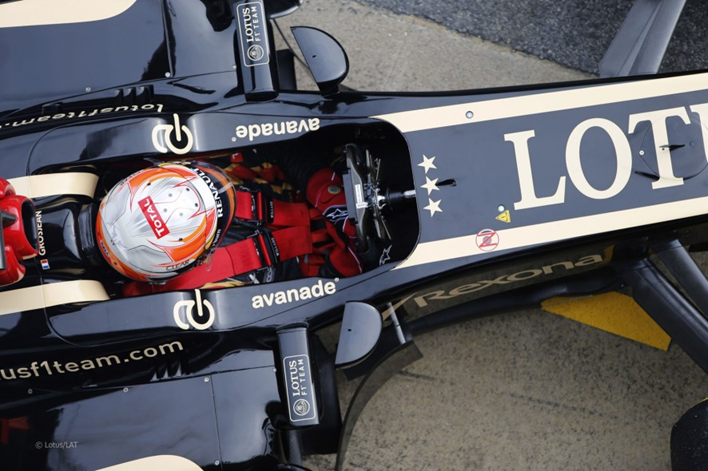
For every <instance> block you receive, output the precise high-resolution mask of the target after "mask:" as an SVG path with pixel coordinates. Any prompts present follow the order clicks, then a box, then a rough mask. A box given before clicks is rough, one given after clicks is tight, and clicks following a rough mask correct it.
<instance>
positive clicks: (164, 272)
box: [96, 162, 236, 281]
mask: <svg viewBox="0 0 708 471" xmlns="http://www.w3.org/2000/svg"><path fill="white" fill-rule="evenodd" d="M235 207H236V203H235V192H234V189H233V186H232V185H231V182H230V180H229V178H228V177H227V176H226V174H224V172H223V171H222V170H221V169H219V168H217V167H214V166H213V165H209V164H205V163H203V162H185V163H167V164H161V165H158V166H156V167H150V168H147V169H144V170H141V171H139V172H137V173H134V174H132V175H130V176H129V177H127V178H125V179H124V180H122V181H121V182H119V183H118V184H117V185H116V186H114V187H113V188H112V189H111V191H109V192H108V194H107V195H106V197H105V198H104V199H103V201H102V202H101V205H100V207H99V210H98V216H97V218H96V237H97V242H98V246H99V249H100V251H101V253H102V254H103V256H104V258H105V259H106V260H107V261H108V263H109V264H110V265H111V266H112V267H113V268H115V269H116V270H118V271H119V272H120V273H121V274H123V275H125V276H127V277H128V278H132V279H134V280H138V281H159V280H164V279H166V278H169V277H172V276H175V275H176V274H178V273H181V272H183V271H185V270H188V269H190V268H192V267H194V266H196V265H198V264H199V263H201V262H202V261H203V260H204V259H205V258H206V257H207V256H208V255H209V254H210V253H212V252H213V250H214V249H215V248H216V246H217V245H218V244H219V242H221V239H222V238H223V236H224V235H225V233H226V230H227V229H228V227H229V224H230V223H231V219H232V218H233V215H234V210H235Z"/></svg>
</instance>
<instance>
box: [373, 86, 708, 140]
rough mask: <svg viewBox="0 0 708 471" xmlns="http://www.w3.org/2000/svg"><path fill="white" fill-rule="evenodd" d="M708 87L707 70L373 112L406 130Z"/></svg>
mask: <svg viewBox="0 0 708 471" xmlns="http://www.w3.org/2000/svg"><path fill="white" fill-rule="evenodd" d="M707 89H708V73H703V74H695V75H685V76H682V77H668V78H661V79H652V80H643V81H637V82H627V83H616V84H610V85H597V86H594V87H582V88H579V89H574V90H561V91H554V92H548V93H537V94H535V95H527V96H517V97H510V98H498V99H494V100H487V101H479V102H473V103H465V104H462V105H449V106H441V107H436V108H426V109H420V110H413V111H403V112H399V113H390V114H384V115H379V116H373V118H377V119H380V120H383V121H388V122H389V123H391V124H393V125H394V126H396V127H397V128H398V129H399V130H400V131H401V132H404V133H406V132H412V131H423V130H426V129H436V128H444V127H447V126H457V125H460V124H474V123H481V122H484V121H493V120H497V119H505V118H515V117H519V116H528V115H534V114H539V113H549V112H553V111H563V110H570V109H574V108H584V107H588V106H598V105H607V104H611V103H621V102H624V101H630V100H642V99H645V98H655V97H659V96H668V95H675V94H679V93H688V92H695V91H700V90H707ZM470 111H471V112H472V113H473V117H472V118H471V119H470V118H467V113H468V112H470Z"/></svg>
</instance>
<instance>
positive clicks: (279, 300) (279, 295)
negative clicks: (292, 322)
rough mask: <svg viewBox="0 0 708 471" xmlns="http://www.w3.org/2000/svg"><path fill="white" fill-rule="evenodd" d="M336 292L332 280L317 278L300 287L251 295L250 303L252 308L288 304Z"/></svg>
mask: <svg viewBox="0 0 708 471" xmlns="http://www.w3.org/2000/svg"><path fill="white" fill-rule="evenodd" d="M335 281H336V280H335ZM336 292H337V285H336V284H335V282H334V281H328V282H326V283H324V282H322V280H319V281H318V282H317V283H315V284H314V285H312V286H303V287H302V288H292V289H288V290H283V291H276V292H275V293H271V294H259V295H256V296H253V298H251V305H252V306H253V309H260V308H263V307H266V306H273V305H276V304H288V303H292V302H295V301H303V300H305V299H312V298H321V297H322V296H325V295H329V294H334V293H336Z"/></svg>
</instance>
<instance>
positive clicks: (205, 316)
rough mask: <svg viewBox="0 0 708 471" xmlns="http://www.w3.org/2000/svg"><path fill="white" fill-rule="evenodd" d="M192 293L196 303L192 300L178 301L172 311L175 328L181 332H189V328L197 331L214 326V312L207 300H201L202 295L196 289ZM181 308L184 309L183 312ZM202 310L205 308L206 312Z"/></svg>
mask: <svg viewBox="0 0 708 471" xmlns="http://www.w3.org/2000/svg"><path fill="white" fill-rule="evenodd" d="M194 293H195V295H196V298H197V299H196V301H194V300H192V299H185V300H184V301H178V302H176V303H175V307H174V308H173V309H172V315H173V316H174V318H175V323H176V324H177V327H179V328H180V329H182V330H189V328H190V326H191V327H194V328H195V329H197V330H206V329H208V328H209V327H211V326H212V324H214V320H215V319H216V311H215V310H214V306H213V305H212V304H211V303H210V302H209V300H208V299H204V300H202V293H201V292H200V291H199V290H198V289H195V290H194ZM195 307H196V311H197V313H196V316H195V314H194V310H195V309H194V308H195ZM182 308H184V310H183V309H182ZM204 308H206V311H205V309H204ZM185 320H186V322H185Z"/></svg>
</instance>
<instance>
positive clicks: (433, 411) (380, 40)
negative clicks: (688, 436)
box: [280, 0, 708, 471]
mask: <svg viewBox="0 0 708 471" xmlns="http://www.w3.org/2000/svg"><path fill="white" fill-rule="evenodd" d="M431 3H432V2H431ZM438 3H439V2H438ZM490 3H491V2H490ZM496 3H499V4H504V3H508V4H511V2H505V1H499V2H496ZM518 3H519V5H527V4H528V3H529V2H520V1H519V2H518ZM553 3H554V4H556V3H557V4H558V5H559V6H561V7H562V8H563V9H565V8H566V7H565V6H563V5H562V4H563V2H553ZM576 3H577V2H576ZM411 4H412V5H415V3H411ZM490 21H491V20H490ZM495 21H499V22H501V21H502V20H501V19H499V20H495ZM280 24H281V26H283V27H284V29H287V28H286V27H287V26H295V25H307V26H315V27H319V28H321V29H323V30H325V31H328V32H329V33H331V34H333V35H334V36H335V37H336V38H337V39H338V40H339V41H340V42H341V44H342V45H343V47H344V48H345V50H346V51H347V53H348V55H349V61H350V73H349V76H348V78H347V79H346V80H345V82H344V83H345V84H346V85H348V86H349V87H352V88H354V89H359V90H389V91H397V90H400V91H414V90H454V89H469V88H476V87H479V88H484V87H496V86H504V85H516V84H524V83H539V82H553V81H567V80H579V79H585V78H588V77H589V75H587V74H585V73H581V72H578V71H577V70H571V69H568V68H564V67H561V66H560V65H558V64H556V63H555V62H551V61H548V60H540V59H538V58H537V57H534V56H532V55H529V54H523V53H519V52H515V51H513V50H512V49H510V48H506V47H502V46H499V45H496V44H493V43H490V42H485V41H482V40H480V39H478V38H476V37H474V36H469V35H464V34H460V33H458V32H456V31H453V30H451V29H450V28H448V27H445V26H442V25H440V24H438V23H435V22H432V21H428V20H425V19H421V18H419V17H414V16H409V15H399V14H394V13H393V12H391V11H390V10H386V9H380V8H373V7H370V6H368V5H364V4H362V3H356V2H353V1H345V0H308V1H307V2H306V3H305V4H304V5H303V7H302V8H301V9H300V10H298V11H297V12H295V13H294V14H293V15H291V16H289V17H286V18H284V19H282V20H280ZM559 47H560V46H559ZM298 74H299V80H300V83H301V84H302V85H303V87H304V88H309V89H313V88H314V85H313V84H312V83H311V82H309V83H308V81H307V77H306V72H305V71H304V70H303V69H302V68H299V69H298ZM336 333H337V332H336V326H335V328H334V329H332V330H331V331H330V332H329V336H328V339H329V344H330V345H332V346H333V345H334V340H333V339H336ZM416 343H417V344H418V346H419V347H420V349H421V351H422V352H423V354H424V358H423V359H422V360H420V361H418V362H416V363H414V364H412V365H410V366H409V367H407V368H405V369H404V370H403V371H401V372H400V373H399V374H397V375H396V376H395V377H394V378H393V379H391V380H390V381H389V382H388V383H386V384H385V385H384V386H383V388H382V389H381V390H380V391H379V392H378V393H377V394H376V395H375V396H374V398H373V399H372V401H371V402H370V403H369V405H368V406H367V408H366V409H365V410H364V413H363V415H362V416H361V418H360V420H359V422H358V424H357V426H356V428H355V429H354V433H353V436H352V441H351V445H350V448H349V453H348V454H347V458H346V461H345V468H344V469H347V470H370V471H375V470H376V471H377V470H394V471H395V470H401V471H403V470H406V471H409V470H412V469H416V470H440V469H445V470H576V469H583V470H585V469H591V470H610V469H613V470H614V469H621V470H642V471H653V470H662V471H666V470H669V469H670V450H669V443H670V442H669V439H670V433H671V427H672V425H673V424H674V423H675V422H676V421H677V420H678V419H679V418H680V417H681V415H682V414H683V413H684V412H685V411H686V410H687V409H689V408H690V407H691V406H692V405H694V404H695V403H696V402H698V401H700V400H702V399H703V398H705V397H706V395H707V393H708V378H707V377H706V375H705V373H704V372H703V371H702V370H701V369H700V368H699V367H698V366H696V365H695V364H694V363H693V362H692V361H691V360H690V359H689V358H688V357H687V356H686V355H685V353H684V352H683V351H682V350H681V349H680V348H678V347H677V346H676V345H672V346H671V348H670V349H669V351H668V352H664V351H661V350H657V349H654V348H652V347H649V346H646V345H643V344H639V343H636V342H633V341H630V340H626V339H624V338H621V337H618V336H615V335H612V334H609V333H606V332H603V331H600V330H597V329H594V328H591V327H589V326H586V325H584V324H580V323H577V322H574V321H571V320H568V319H566V318H563V317H560V316H556V315H554V314H550V313H547V312H543V311H539V310H531V311H520V312H515V313H512V314H507V315H502V316H496V317H489V318H484V319H479V320H475V321H470V322H466V323H463V324H460V325H458V326H455V327H451V328H448V329H444V330H440V331H437V332H434V333H431V334H426V335H424V336H421V337H420V338H419V339H417V341H416ZM356 386H357V383H356V382H348V381H346V379H345V378H344V376H343V375H341V374H339V375H338V387H339V390H340V398H341V404H342V408H343V411H344V410H346V406H347V404H348V401H349V399H350V397H351V396H352V394H353V392H354V390H355V388H356ZM305 465H306V466H307V467H309V468H311V469H313V470H316V471H324V470H331V469H333V468H334V457H333V456H313V457H308V458H307V459H306V461H305Z"/></svg>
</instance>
